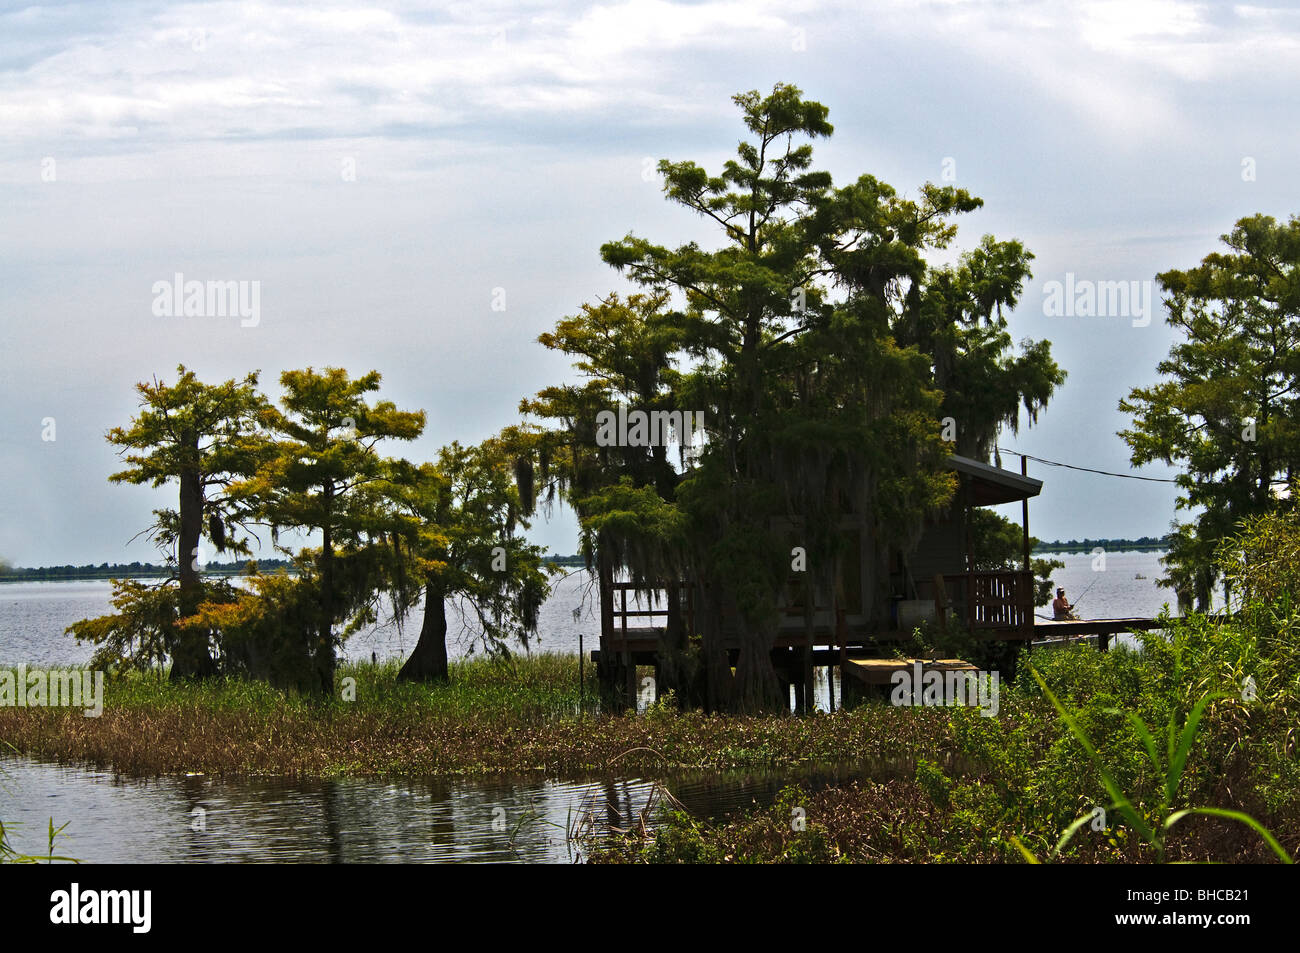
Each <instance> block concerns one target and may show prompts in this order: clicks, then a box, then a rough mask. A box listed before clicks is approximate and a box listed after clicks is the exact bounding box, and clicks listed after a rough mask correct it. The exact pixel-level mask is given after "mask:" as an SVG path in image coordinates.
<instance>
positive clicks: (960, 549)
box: [906, 518, 966, 585]
mask: <svg viewBox="0 0 1300 953" xmlns="http://www.w3.org/2000/svg"><path fill="white" fill-rule="evenodd" d="M906 559H907V567H908V569H909V570H910V571H911V573H912V579H913V580H914V581H915V582H916V583H917V584H918V585H921V584H923V583H927V584H928V583H929V582H930V581H931V580H932V579H934V577H935V576H936V575H940V574H942V573H959V572H965V571H966V527H965V525H964V524H963V522H962V521H961V520H960V519H951V518H950V519H945V520H942V521H940V522H936V523H931V524H929V525H928V526H926V528H925V530H924V532H922V534H921V540H920V542H919V543H917V546H916V550H915V552H913V553H912V554H911V555H909V556H907V557H906Z"/></svg>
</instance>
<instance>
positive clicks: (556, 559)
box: [0, 556, 586, 582]
mask: <svg viewBox="0 0 1300 953" xmlns="http://www.w3.org/2000/svg"><path fill="white" fill-rule="evenodd" d="M250 561H251V562H256V563H257V568H258V571H259V572H279V571H280V570H281V569H284V570H287V571H288V572H291V573H292V572H293V571H294V569H293V566H292V565H291V564H290V563H289V562H288V561H287V560H284V559H256V560H236V561H233V562H228V563H208V564H207V565H206V566H204V567H203V570H202V572H203V574H204V575H207V576H242V575H244V574H245V573H246V572H247V571H248V563H249V562H250ZM548 561H549V562H553V563H555V564H556V565H558V566H564V567H566V568H573V567H582V566H585V565H586V562H585V560H583V558H582V557H581V556H551V557H548ZM173 575H175V570H174V569H173V568H172V567H170V566H158V565H155V564H153V563H140V562H133V563H113V564H111V565H110V564H109V563H101V564H100V565H98V566H95V565H85V566H71V565H69V566H41V567H37V568H33V569H27V568H23V567H20V566H14V567H9V566H6V567H4V569H3V570H0V582H71V581H74V580H93V579H166V578H168V577H170V576H173Z"/></svg>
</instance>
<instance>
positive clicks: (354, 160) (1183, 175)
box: [0, 0, 1300, 566]
mask: <svg viewBox="0 0 1300 953" xmlns="http://www.w3.org/2000/svg"><path fill="white" fill-rule="evenodd" d="M1298 53H1300V12H1298V11H1297V10H1296V9H1295V8H1293V7H1290V6H1283V5H1277V6H1271V7H1270V6H1264V5H1232V4H1193V3H1180V2H1173V0H1123V2H1080V3H1069V2H1060V3H1046V2H1044V3H1037V2H1025V3H1016V2H996V3H994V2H979V0H971V2H963V0H948V2H934V3H925V2H921V3H917V2H883V3H862V2H858V0H854V2H846V3H803V2H797V0H796V2H791V0H781V2H779V3H775V2H766V0H758V2H748V0H747V2H744V3H741V2H695V3H688V2H669V0H627V2H613V3H565V2H548V3H545V4H541V3H527V2H525V3H509V4H505V3H494V2H491V0H489V2H475V3H452V4H446V5H440V6H438V7H437V9H433V10H431V9H428V8H427V7H426V5H422V4H404V3H392V4H375V5H367V6H359V5H354V4H349V3H330V2H323V3H322V2H318V3H314V4H313V5H312V7H311V9H306V8H300V7H297V6H293V5H287V4H283V5H282V4H276V3H260V2H249V3H226V2H216V3H202V2H200V3H165V2H141V0H124V2H121V3H114V4H111V5H110V4H103V3H48V4H44V5H42V6H39V7H37V6H27V5H24V4H21V3H19V4H9V3H0V399H3V405H4V413H3V415H0V558H4V559H7V560H8V561H10V562H12V563H14V564H16V565H24V566H38V565H49V564H64V563H74V564H81V563H87V562H93V563H99V562H105V561H108V562H113V561H118V560H125V561H130V560H132V559H140V560H142V561H143V560H148V559H151V558H153V557H154V556H155V553H154V550H153V549H152V547H151V546H150V544H148V543H147V542H145V541H143V540H137V541H135V542H134V543H129V542H128V541H130V540H131V538H132V537H133V536H135V535H136V534H137V533H138V532H139V531H140V530H141V529H142V528H144V527H145V526H146V525H148V524H149V523H150V522H151V518H152V517H151V511H152V510H153V509H154V508H156V507H160V506H174V505H175V490H174V488H164V489H157V490H155V489H152V488H149V487H133V486H123V485H112V484H109V483H108V482H107V479H106V478H107V476H108V475H109V474H110V473H112V472H113V471H114V470H116V469H119V466H118V463H119V461H118V459H117V457H116V455H115V450H114V448H113V447H112V446H110V445H109V444H108V443H107V442H106V441H105V439H104V434H105V433H106V431H108V430H109V429H110V428H111V427H114V426H117V425H121V424H124V423H126V422H127V421H128V420H129V419H130V417H131V416H132V414H133V413H134V412H135V410H136V394H135V391H134V385H135V383H136V382H137V381H141V380H148V379H150V378H152V377H154V376H155V375H156V376H159V377H162V378H163V379H164V380H172V379H174V378H175V368H176V365H177V364H179V363H182V362H183V363H184V364H186V365H187V366H188V367H190V368H192V369H193V370H195V372H196V373H197V374H198V376H199V377H200V379H202V380H206V381H211V382H216V381H220V380H225V379H227V378H231V377H242V376H243V375H244V374H246V373H247V372H249V371H251V370H259V371H260V372H261V378H262V382H263V384H264V385H265V386H266V390H267V391H268V393H269V394H271V395H272V396H278V393H279V390H278V378H279V375H280V373H281V372H282V371H284V370H286V369H290V368H301V367H306V366H314V367H317V368H320V367H323V366H326V365H330V366H342V367H345V368H347V369H348V370H349V371H351V372H352V373H354V374H359V373H363V372H365V371H367V370H370V369H372V368H373V369H377V370H379V371H380V372H381V373H382V374H383V378H384V382H383V389H382V391H381V396H382V397H384V398H388V399H391V400H393V401H395V402H396V404H397V405H398V406H399V407H403V408H411V409H415V408H422V409H424V410H425V411H426V412H427V413H428V419H429V423H428V427H427V429H426V432H425V435H424V436H423V437H422V438H421V439H420V440H419V441H417V442H415V443H413V444H409V445H393V446H391V448H390V449H391V451H392V452H400V453H402V454H403V455H406V456H408V457H410V458H412V459H431V458H433V456H434V455H435V454H436V452H437V449H438V447H440V446H442V445H444V444H446V443H448V442H450V441H452V440H460V441H462V442H476V441H478V440H480V439H482V438H484V437H486V436H488V435H490V434H492V433H494V432H495V431H497V430H498V429H500V428H501V427H503V426H505V425H508V424H510V423H513V422H516V421H517V419H518V410H517V409H518V404H519V401H520V399H521V398H524V397H526V396H530V395H532V394H534V393H535V392H536V391H537V390H539V389H540V388H542V387H545V386H548V385H550V384H554V383H557V382H561V381H564V380H575V379H576V376H575V374H574V372H573V371H572V370H571V369H570V368H569V366H568V362H567V360H566V359H565V358H564V357H563V356H562V355H557V354H554V353H552V352H549V351H547V350H546V349H545V348H543V347H542V346H541V345H539V344H538V343H537V342H536V339H537V336H538V335H539V334H541V333H542V332H544V331H546V330H549V329H550V328H551V327H552V326H553V325H554V324H555V322H556V321H558V320H560V319H561V318H563V317H565V316H568V315H571V314H574V313H576V312H577V311H578V309H579V307H580V306H581V304H582V303H583V302H588V301H593V300H595V299H596V298H597V297H599V296H602V295H604V294H607V293H608V292H610V291H616V290H617V291H627V290H630V288H629V286H628V284H627V283H626V281H625V279H623V278H621V277H620V276H619V275H618V274H617V273H615V272H614V271H613V270H611V269H610V268H609V267H608V266H606V265H605V264H604V263H602V262H601V260H600V256H599V247H600V245H601V243H603V242H606V241H609V240H612V239H616V238H620V237H622V236H624V235H626V234H627V233H629V232H635V233H636V234H638V235H641V236H644V237H647V238H650V239H652V240H654V241H657V242H659V243H662V244H667V245H677V244H681V243H685V242H687V241H699V242H701V243H708V244H709V245H714V244H715V243H716V241H717V236H716V234H715V233H714V232H712V231H711V230H710V229H708V228H707V227H706V226H705V223H704V222H702V221H701V220H699V219H697V218H693V217H692V216H691V215H690V214H689V213H688V212H686V211H684V210H682V209H680V208H677V207H675V206H672V205H670V204H669V203H668V202H667V201H666V200H665V198H664V196H663V194H662V192H661V182H660V181H659V180H658V178H657V176H655V175H653V174H648V172H649V170H651V169H652V168H653V164H654V161H655V160H658V159H660V158H669V159H673V160H683V159H691V160H694V161H696V162H699V163H701V164H703V165H704V166H705V167H706V168H709V169H710V170H716V169H718V168H719V167H720V166H721V164H722V162H724V161H725V160H726V159H727V158H729V157H730V156H731V155H732V154H733V152H734V149H735V146H736V143H737V142H738V141H739V140H740V138H742V136H743V135H744V132H745V131H744V129H743V127H742V125H741V123H740V120H739V115H738V112H737V110H736V108H735V106H734V105H733V104H732V102H731V96H732V95H733V94H735V93H738V92H742V91H746V90H751V89H757V90H760V91H768V90H770V89H771V88H772V86H773V85H774V84H775V83H778V82H784V83H792V84H794V85H796V86H798V87H799V88H800V89H802V90H803V92H804V93H805V95H806V96H807V97H808V98H811V99H814V100H817V101H818V102H821V103H823V104H825V105H826V106H828V107H829V109H830V116H829V118H830V121H831V122H832V123H833V124H834V126H835V134H834V136H833V137H832V138H831V139H829V140H826V141H821V142H818V143H817V144H816V160H815V161H816V165H817V166H819V167H821V168H825V169H827V170H828V171H830V172H831V173H832V174H833V176H834V179H835V181H836V183H838V184H845V183H847V182H849V181H851V180H853V179H855V178H856V177H858V176H859V175H862V174H864V173H870V174H872V175H875V176H876V177H877V178H879V179H882V180H884V181H885V182H888V183H890V184H891V185H893V186H894V187H895V188H897V189H898V190H899V191H900V193H903V194H907V195H912V196H915V195H916V194H917V190H918V188H919V186H921V185H922V184H923V183H925V182H927V181H930V182H935V183H938V184H954V185H957V186H960V187H962V188H966V189H969V190H970V191H971V192H973V193H974V194H976V195H978V196H980V197H981V198H983V200H984V203H985V204H984V207H983V208H982V209H981V210H979V211H978V212H976V213H974V214H971V215H967V216H964V217H962V218H961V219H960V220H959V224H960V229H961V230H960V233H959V235H958V239H957V248H958V249H959V250H960V249H966V248H971V247H973V246H974V245H975V244H976V243H977V242H978V241H979V239H980V236H981V235H983V234H986V233H991V234H993V235H995V236H996V237H997V238H999V239H1009V238H1016V239H1019V240H1021V241H1022V242H1024V243H1025V244H1026V246H1027V247H1028V248H1029V250H1030V251H1032V252H1033V254H1034V255H1035V259H1034V262H1033V271H1034V275H1033V278H1032V279H1031V280H1030V281H1029V282H1028V283H1027V284H1026V287H1025V289H1024V293H1023V295H1022V297H1021V300H1020V302H1019V304H1018V306H1017V307H1016V308H1015V310H1014V311H1013V312H1012V313H1011V315H1010V325H1011V332H1012V335H1013V337H1014V338H1015V339H1017V340H1019V339H1022V338H1034V339H1041V338H1047V339H1049V340H1051V342H1052V348H1053V354H1054V356H1055V357H1056V359H1057V361H1058V362H1059V363H1060V364H1061V365H1062V366H1063V367H1064V368H1065V369H1066V370H1067V372H1068V374H1069V377H1068V379H1067V381H1066V383H1065V385H1064V386H1063V388H1061V389H1060V390H1059V391H1058V393H1057V395H1056V397H1055V398H1054V399H1053V400H1052V402H1051V403H1050V405H1049V406H1048V408H1047V409H1046V411H1045V412H1044V413H1043V414H1042V415H1041V416H1040V417H1039V419H1038V422H1037V423H1036V425H1034V426H1033V427H1029V426H1027V423H1022V426H1021V428H1020V430H1019V433H1017V434H1011V433H1008V434H1005V435H1004V436H1003V438H1002V440H1001V445H1002V446H1004V447H1008V448H1011V449H1015V450H1020V451H1023V452H1026V453H1030V454H1033V455H1035V456H1039V457H1043V458H1046V459H1050V460H1057V461H1062V462H1067V463H1073V464H1077V465H1080V466H1088V467H1093V468H1097V469H1104V470H1113V471H1119V472H1125V473H1129V472H1133V473H1141V474H1143V475H1147V476H1153V477H1169V476H1171V475H1172V472H1173V471H1171V470H1169V469H1168V468H1165V467H1163V466H1159V465H1157V466H1150V467H1145V468H1143V469H1142V470H1140V471H1135V470H1132V469H1131V468H1130V466H1129V458H1128V451H1127V447H1126V445H1125V444H1124V442H1123V441H1122V440H1121V439H1120V438H1119V437H1118V436H1116V432H1117V431H1119V430H1122V429H1124V428H1125V427H1126V426H1127V425H1128V423H1129V420H1128V418H1127V417H1126V416H1125V415H1123V414H1121V413H1120V412H1119V411H1118V409H1117V404H1118V402H1119V400H1120V399H1121V398H1123V397H1124V396H1125V395H1126V394H1127V393H1128V391H1129V390H1130V389H1131V388H1133V387H1136V386H1143V385H1147V384H1150V383H1153V382H1154V381H1155V380H1156V379H1157V374H1156V365H1157V363H1158V362H1159V361H1160V360H1161V359H1162V358H1163V357H1164V356H1165V355H1166V354H1167V352H1168V350H1169V347H1170V345H1171V343H1173V340H1174V338H1173V336H1172V333H1171V332H1170V330H1169V329H1168V328H1167V327H1166V326H1165V325H1164V322H1163V310H1162V308H1161V307H1160V301H1159V290H1158V288H1155V289H1154V290H1153V291H1152V292H1151V294H1152V298H1151V311H1150V312H1143V309H1142V308H1141V301H1142V300H1143V298H1142V289H1143V288H1146V289H1151V285H1149V284H1145V285H1144V283H1148V282H1151V281H1152V280H1153V278H1154V276H1155V275H1156V274H1157V273H1159V272H1162V271H1166V270H1169V269H1171V268H1185V267H1190V266H1192V265H1195V264H1196V263H1197V262H1199V261H1200V260H1201V258H1203V257H1204V256H1205V255H1206V254H1208V253H1210V252H1212V251H1215V250H1216V249H1217V248H1219V247H1220V244H1219V241H1220V236H1221V235H1222V234H1224V233H1226V232H1227V231H1229V230H1230V228H1231V227H1232V224H1233V223H1234V222H1235V221H1236V220H1237V219H1239V218H1241V217H1243V216H1246V215H1252V214H1256V213H1264V214H1268V215H1272V216H1274V217H1276V218H1278V219H1279V220H1285V219H1287V218H1289V217H1290V216H1291V215H1292V214H1295V213H1297V212H1300V198H1298V196H1297V190H1298V188H1300V178H1297V176H1296V167H1297V163H1296V157H1297V151H1298V149H1297V147H1298V146H1300V126H1297V124H1296V123H1295V122H1294V118H1295V106H1294V103H1295V101H1296V99H1297V92H1300V83H1298V82H1297V79H1298V78H1300V77H1298V74H1300V55H1297V54H1298ZM177 274H181V275H183V276H184V280H186V281H190V280H199V281H204V282H207V281H212V282H218V281H235V282H241V283H243V284H242V285H241V286H240V287H241V288H242V289H243V290H244V291H245V292H246V294H248V295H250V296H251V294H252V289H253V288H254V287H255V288H256V289H257V295H258V297H257V299H256V301H257V308H256V309H255V314H254V309H252V308H251V304H252V301H253V299H252V298H251V297H249V298H247V299H246V301H247V303H249V304H250V308H249V309H247V310H246V311H245V312H242V313H241V314H226V315H218V314H212V315H208V316H188V317H187V316H185V315H184V314H171V315H168V314H167V313H166V311H167V308H166V304H167V299H169V297H170V296H169V295H165V294H164V295H161V296H160V294H159V293H158V291H157V290H156V289H157V286H158V285H159V283H160V282H161V283H163V284H164V286H165V285H168V284H170V283H171V282H172V281H173V280H174V276H175V275H177ZM1084 282H1092V283H1101V282H1126V283H1128V282H1138V285H1137V286H1136V287H1137V289H1138V294H1137V295H1136V296H1135V298H1134V302H1137V303H1136V304H1135V303H1134V302H1130V303H1129V305H1128V308H1127V310H1124V309H1123V308H1119V307H1112V308H1110V309H1108V308H1106V307H1098V308H1095V309H1094V313H1091V314H1089V313H1082V314H1081V313H1077V311H1078V310H1079V309H1075V308H1066V309H1064V311H1065V313H1060V312H1061V311H1062V309H1061V308H1054V307H1053V306H1052V300H1053V295H1054V294H1055V295H1057V296H1059V295H1060V293H1061V290H1062V289H1066V288H1068V289H1072V290H1073V289H1078V288H1080V287H1082V284H1081V283H1084ZM1102 287H1105V286H1102ZM1112 287H1114V286H1112ZM1125 287H1126V288H1130V287H1133V286H1131V285H1126V286H1125ZM1054 289H1055V290H1054ZM160 297H161V298H162V299H163V300H162V301H161V303H160V300H159V299H160ZM1058 300H1059V298H1058ZM1071 300H1074V299H1073V297H1072V296H1071ZM1102 300H1105V296H1104V295H1103V296H1102ZM1117 301H1118V299H1116V302H1117ZM1116 302H1111V304H1112V305H1114V304H1115V303H1116ZM1083 310H1086V309H1083ZM1108 310H1109V311H1110V312H1113V311H1115V310H1118V311H1120V312H1121V313H1118V314H1116V313H1106V312H1108ZM160 312H161V313H160ZM1003 465H1004V466H1007V467H1011V468H1017V469H1018V460H1017V459H1016V458H1015V457H1011V456H1007V457H1004V458H1003ZM1030 473H1031V475H1033V476H1037V477H1040V478H1042V479H1044V481H1045V486H1044V489H1043V493H1042V495H1041V496H1040V497H1039V498H1037V499H1035V500H1034V501H1033V502H1032V503H1031V508H1030V521H1031V529H1032V531H1033V533H1034V535H1036V536H1038V537H1040V538H1042V539H1058V538H1059V539H1068V538H1071V537H1078V538H1082V537H1084V536H1090V537H1094V538H1096V537H1121V536H1127V537H1136V536H1143V535H1157V536H1158V535H1161V534H1162V533H1164V532H1165V531H1166V530H1167V529H1168V526H1169V523H1170V521H1171V520H1172V519H1174V518H1175V516H1176V515H1177V514H1176V512H1175V508H1174V499H1175V490H1174V487H1173V486H1172V485H1171V484H1168V483H1151V482H1141V481H1136V480H1126V479H1115V478H1109V477H1102V476H1096V475H1091V474H1086V473H1081V472H1076V471H1069V470H1063V469H1060V468H1051V467H1044V466H1042V465H1041V464H1037V463H1031V465H1030ZM1018 510H1019V507H1014V508H1012V509H1011V511H1010V513H1009V515H1012V516H1013V517H1014V518H1017V519H1018V518H1019V513H1018ZM532 535H533V537H534V538H535V539H536V540H538V541H540V542H542V543H545V544H546V545H548V546H549V547H551V549H552V550H553V551H555V552H558V553H570V552H573V551H575V550H576V548H577V540H576V527H575V524H574V522H573V520H572V518H571V517H569V516H568V515H566V514H564V513H562V512H561V513H557V514H555V516H554V517H553V518H552V519H551V520H550V521H549V522H548V521H541V522H539V523H537V524H536V525H535V526H534V530H533V533H532Z"/></svg>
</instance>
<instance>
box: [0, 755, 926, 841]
mask: <svg viewBox="0 0 1300 953" xmlns="http://www.w3.org/2000/svg"><path fill="white" fill-rule="evenodd" d="M901 774H910V770H905V769H902V768H899V767H898V766H880V765H877V766H872V767H871V768H868V767H865V766H854V767H847V768H842V769H840V770H838V771H827V770H823V771H821V772H816V773H810V774H801V775H799V776H798V777H799V779H800V780H801V781H804V782H806V783H809V784H811V785H812V786H814V787H816V786H820V785H824V784H830V783H835V782H838V781H842V780H844V779H847V778H857V777H866V776H872V777H881V778H883V777H887V776H899V775H901ZM792 777H793V776H777V775H774V774H771V773H768V772H763V773H748V774H747V773H730V774H722V775H712V776H708V777H703V776H701V777H686V778H678V779H672V780H669V781H667V782H665V787H666V788H667V789H668V790H669V791H670V792H671V793H672V795H673V796H674V797H675V798H677V799H678V800H679V801H680V802H681V803H682V804H683V806H685V807H686V809H687V810H689V811H690V813H691V814H692V815H693V816H695V817H702V818H710V819H719V818H724V817H727V816H729V815H731V814H734V813H736V812H738V811H742V810H750V809H752V808H753V807H754V805H766V804H771V803H772V802H773V801H774V800H775V798H776V795H777V792H778V791H779V790H780V788H781V787H782V786H784V784H785V783H787V782H788V781H789V780H791V779H792ZM657 788H658V786H657V785H656V784H655V783H652V782H649V781H644V780H639V779H610V780H601V781H591V782H569V781H552V780H543V781H539V780H525V781H501V780H486V781H485V780H474V781H438V780H434V781H430V782H427V783H402V784H384V783H382V782H375V781H365V780H356V779H338V780H329V781H315V782H299V781H286V780H279V779H256V778H254V779H240V780H238V781H219V780H216V779H212V778H207V777H200V776H189V777H179V778H159V779H154V780H147V781H145V780H131V779H124V778H119V777H115V776H114V775H113V774H112V773H111V772H105V771H96V770H90V769H85V768H78V767H64V766H60V765H53V764H46V763H42V762H38V761H32V760H30V759H26V758H12V757H11V758H0V819H3V820H4V822H5V826H6V828H8V829H9V835H10V839H11V842H12V843H13V846H14V847H15V848H16V849H17V850H19V851H21V852H25V853H29V854H38V855H42V856H43V855H44V853H45V851H46V844H47V831H48V825H49V821H50V818H51V817H53V818H54V824H55V827H58V826H59V825H60V824H62V823H64V822H65V821H66V822H68V827H67V828H66V829H65V830H64V832H63V834H61V835H60V836H59V838H58V839H57V840H56V841H55V854H56V855H62V856H67V857H73V858H76V859H78V860H81V861H83V862H93V863H187V862H195V863H230V862H253V863H258V862H262V863H265V862H279V863H389V862H399V863H417V862H448V861H459V862H507V863H574V862H578V861H580V860H582V859H583V853H584V850H585V843H590V842H591V840H592V839H593V837H594V838H600V837H604V836H607V835H608V833H609V831H610V829H611V828H621V829H624V830H627V829H637V827H638V826H639V825H638V819H639V818H640V817H642V816H644V817H645V820H646V826H647V829H648V830H653V829H654V814H655V812H654V810H653V807H654V805H656V804H658V803H659V802H660V799H661V798H662V795H661V794H660V793H658V790H657ZM588 825H589V826H588ZM575 827H582V828H583V829H584V830H589V831H590V832H591V834H592V835H593V837H588V838H585V840H584V839H583V838H577V839H575V838H571V837H570V836H569V835H570V832H571V831H573V830H574V829H575Z"/></svg>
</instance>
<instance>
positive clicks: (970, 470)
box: [948, 453, 1043, 506]
mask: <svg viewBox="0 0 1300 953" xmlns="http://www.w3.org/2000/svg"><path fill="white" fill-rule="evenodd" d="M948 466H950V467H952V468H953V469H954V470H956V471H957V472H958V473H960V474H962V475H963V476H965V477H967V478H968V484H969V485H970V487H971V497H972V498H971V502H972V503H974V504H975V505H976V506H993V505H995V504H998V503H1014V502H1016V501H1017V500H1027V499H1029V497H1031V496H1037V495H1038V494H1039V493H1040V492H1041V491H1042V489H1043V481H1042V480H1035V479H1034V478H1033V477H1027V476H1021V475H1020V474H1019V473H1012V472H1011V471H1010V470H1003V469H1002V468H1001V467H994V466H990V465H989V464H987V463H981V462H980V461H978V460H973V459H971V458H970V457H963V456H959V455H958V454H955V453H954V454H952V455H951V456H949V457H948Z"/></svg>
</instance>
